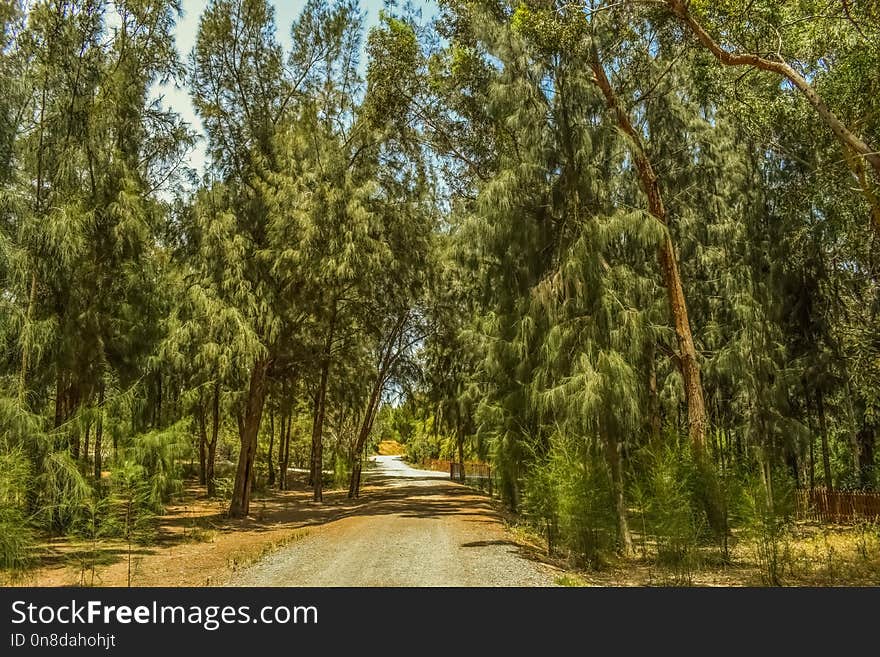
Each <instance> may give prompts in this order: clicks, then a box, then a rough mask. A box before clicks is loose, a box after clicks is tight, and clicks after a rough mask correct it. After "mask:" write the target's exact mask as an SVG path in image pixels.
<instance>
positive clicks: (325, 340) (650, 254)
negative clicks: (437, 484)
mask: <svg viewBox="0 0 880 657" xmlns="http://www.w3.org/2000/svg"><path fill="white" fill-rule="evenodd" d="M181 9H182V7H181V0H171V1H168V0H5V1H4V2H2V3H0V21H2V25H3V30H2V36H0V39H2V41H0V345H2V351H0V572H3V573H7V574H14V573H24V572H27V570H28V569H29V568H31V567H33V566H34V565H36V564H38V563H39V554H40V546H41V545H42V544H43V543H44V542H45V541H46V540H47V539H49V538H53V537H72V538H76V539H78V540H91V541H101V540H109V539H111V538H113V539H119V540H124V541H128V542H129V544H131V542H132V541H134V542H137V541H142V540H148V539H149V536H150V534H151V531H152V529H151V527H152V526H153V524H154V521H155V518H156V517H158V516H161V514H162V513H163V510H164V509H165V508H166V507H167V505H168V504H169V503H171V502H172V501H173V500H175V499H178V498H179V497H180V496H181V495H182V494H183V492H184V491H185V490H186V489H191V488H192V487H193V486H196V487H197V488H198V490H199V491H200V493H199V494H200V495H203V496H204V497H206V498H209V499H217V500H220V501H221V502H222V504H223V506H224V509H225V513H226V515H227V516H228V518H230V519H237V518H245V517H247V516H249V515H252V514H253V509H252V507H251V502H252V500H253V499H254V496H255V495H257V494H259V493H260V492H261V491H266V490H278V491H283V490H284V489H285V488H286V487H288V486H289V485H290V484H289V478H288V472H289V471H290V470H291V469H296V470H301V471H303V475H304V479H306V478H307V483H308V486H309V490H310V494H309V496H310V497H311V500H312V503H320V502H321V501H322V499H323V497H324V495H325V492H326V490H329V489H342V490H343V491H345V492H346V493H347V497H349V498H352V499H357V498H358V497H359V495H360V492H361V480H362V473H363V471H364V469H365V468H366V467H367V466H366V465H365V463H368V461H367V460H366V459H367V457H368V456H369V455H370V454H371V453H372V452H373V451H374V449H375V446H376V444H377V443H378V442H379V441H380V440H386V439H394V440H397V441H399V442H400V443H402V444H403V445H404V446H405V449H406V450H407V453H408V457H409V459H410V460H411V461H412V462H414V463H418V462H423V461H426V460H428V459H438V458H443V459H448V460H451V461H456V462H458V463H461V464H464V463H465V462H466V461H478V462H481V463H487V464H489V465H490V466H491V468H492V472H493V473H494V474H493V477H494V482H495V492H496V493H497V495H498V497H499V498H500V503H501V504H502V505H503V506H504V508H505V509H506V511H507V512H509V513H511V514H515V516H516V517H517V518H519V519H520V520H521V521H522V522H523V523H525V524H526V525H527V526H528V527H530V528H531V531H533V532H534V533H535V534H536V535H539V536H540V537H542V540H543V541H544V543H545V547H546V550H547V552H548V553H550V554H556V555H565V557H566V558H567V559H568V560H569V562H570V563H575V564H578V565H579V566H580V567H584V568H594V569H601V568H603V567H604V566H605V565H607V564H608V563H610V562H611V561H613V560H618V562H619V560H624V561H625V560H626V559H632V558H635V556H636V554H637V553H641V554H642V555H643V556H644V555H646V554H647V553H648V552H650V555H649V558H650V559H651V560H653V561H655V562H657V563H662V564H665V565H667V566H669V567H671V568H673V569H677V570H676V572H689V569H690V568H692V564H693V563H694V561H695V560H699V559H703V560H705V559H716V560H717V562H718V563H720V564H724V563H729V562H730V560H731V559H733V557H732V556H731V544H732V543H733V542H737V541H740V542H741V541H743V540H749V541H753V543H754V545H755V546H756V554H757V555H758V556H757V558H758V560H759V561H760V563H761V564H762V568H763V572H764V573H765V581H766V583H770V584H778V583H780V578H781V572H780V565H779V564H780V563H781V561H782V556H781V551H782V550H783V546H784V541H785V536H786V535H788V533H790V532H791V531H793V526H794V523H795V519H796V513H795V509H796V502H797V500H798V499H800V498H799V496H803V495H806V494H809V493H812V492H813V491H818V490H821V491H824V492H826V493H831V492H835V491H836V492H847V491H850V492H856V491H863V492H865V493H869V492H872V491H877V490H878V487H880V468H878V462H880V457H878V451H880V450H878V449H877V433H878V430H880V2H878V1H877V0H852V1H847V0H799V1H797V2H789V1H784V0H749V1H748V2H746V0H723V1H717V2H709V1H707V0H623V1H602V0H581V1H577V2H574V1H569V2H557V1H554V0H521V1H507V0H440V1H439V2H437V3H435V6H434V9H433V11H432V12H430V15H429V16H428V15H423V14H422V12H420V11H419V10H418V9H417V8H415V7H413V6H411V5H410V4H408V3H406V4H404V3H396V2H386V3H385V8H384V9H383V10H382V12H381V14H380V18H379V21H378V23H377V24H376V25H375V26H373V27H371V28H370V29H367V28H366V23H365V11H364V9H363V8H362V7H361V6H359V5H358V3H357V2H356V0H334V1H333V2H322V1H319V0H308V1H307V2H305V3H304V7H303V9H302V11H301V13H300V14H299V16H298V18H297V19H296V20H295V22H294V23H293V24H292V25H287V24H284V25H282V24H276V20H275V9H274V7H273V4H272V3H271V2H269V0H209V1H208V2H207V6H206V8H205V10H204V12H203V13H202V14H201V16H200V17H199V21H198V32H197V34H196V38H195V46H194V48H193V49H192V51H191V52H183V53H181V52H179V51H178V48H177V46H176V45H175V26H176V24H177V22H178V20H179V18H180V15H181ZM281 33H289V34H290V36H291V39H290V42H291V43H292V46H291V47H289V48H288V47H285V46H283V45H282V41H281V40H280V39H279V34H281ZM163 85H164V86H167V85H174V86H177V87H180V88H183V89H185V90H186V93H188V94H189V96H190V98H191V100H192V105H193V107H194V108H195V112H196V114H197V116H198V119H199V121H200V123H201V126H195V125H193V124H191V123H189V122H187V121H186V120H185V119H184V118H183V117H182V116H181V115H180V113H179V112H177V111H175V109H174V108H171V107H169V106H168V105H167V104H166V103H164V102H163V98H162V95H161V89H162V88H163ZM199 143H201V144H202V145H203V147H204V148H205V152H206V154H207V163H206V166H205V167H204V170H199V169H198V167H197V166H196V165H195V164H194V161H193V159H192V154H193V152H194V149H195V148H196V145H197V144H199ZM872 531H874V533H875V534H877V532H876V525H873V529H872ZM877 538H878V539H880V535H878V536H877ZM646 545H647V546H650V549H648V548H646ZM878 563H880V561H878Z"/></svg>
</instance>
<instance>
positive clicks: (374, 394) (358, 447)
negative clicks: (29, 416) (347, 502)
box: [348, 372, 385, 498]
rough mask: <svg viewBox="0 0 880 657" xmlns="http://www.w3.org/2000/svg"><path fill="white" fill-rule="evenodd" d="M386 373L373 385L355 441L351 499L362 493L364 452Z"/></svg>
mask: <svg viewBox="0 0 880 657" xmlns="http://www.w3.org/2000/svg"><path fill="white" fill-rule="evenodd" d="M384 378H385V377H384V373H383V372H380V373H379V375H378V376H377V378H376V381H375V383H374V384H373V390H372V391H371V392H370V399H369V401H368V402H367V410H366V412H365V413H364V419H363V420H362V421H361V426H360V429H359V431H358V437H357V441H355V444H354V449H353V450H352V455H351V459H352V463H351V477H350V479H349V483H348V496H349V497H350V498H353V497H358V496H359V495H360V492H361V469H362V465H363V464H362V463H361V461H362V458H363V457H362V452H363V451H364V446H365V445H366V444H367V439H368V438H369V437H370V432H371V431H372V430H373V423H374V422H375V419H376V410H377V409H378V407H379V395H380V394H381V392H382V387H383V385H384Z"/></svg>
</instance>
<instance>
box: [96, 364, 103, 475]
mask: <svg viewBox="0 0 880 657" xmlns="http://www.w3.org/2000/svg"><path fill="white" fill-rule="evenodd" d="M103 439H104V382H103V381H102V382H101V383H100V384H99V386H98V417H97V419H96V420H95V479H96V480H98V481H101V443H102V441H103Z"/></svg>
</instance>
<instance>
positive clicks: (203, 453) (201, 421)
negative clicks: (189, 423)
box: [196, 393, 208, 486]
mask: <svg viewBox="0 0 880 657" xmlns="http://www.w3.org/2000/svg"><path fill="white" fill-rule="evenodd" d="M196 421H197V422H198V425H199V484H200V485H201V486H204V485H205V484H206V482H207V465H206V464H207V460H208V454H207V450H208V427H207V425H206V422H205V403H204V399H203V395H202V394H201V393H199V406H198V410H197V411H196Z"/></svg>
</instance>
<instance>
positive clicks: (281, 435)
mask: <svg viewBox="0 0 880 657" xmlns="http://www.w3.org/2000/svg"><path fill="white" fill-rule="evenodd" d="M279 420H280V421H281V426H280V427H279V431H278V490H286V488H287V482H286V481H285V479H287V477H285V476H284V475H285V473H286V471H285V469H284V441H285V435H286V432H287V414H286V413H285V411H284V404H283V402H282V405H281V407H280V408H279Z"/></svg>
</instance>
